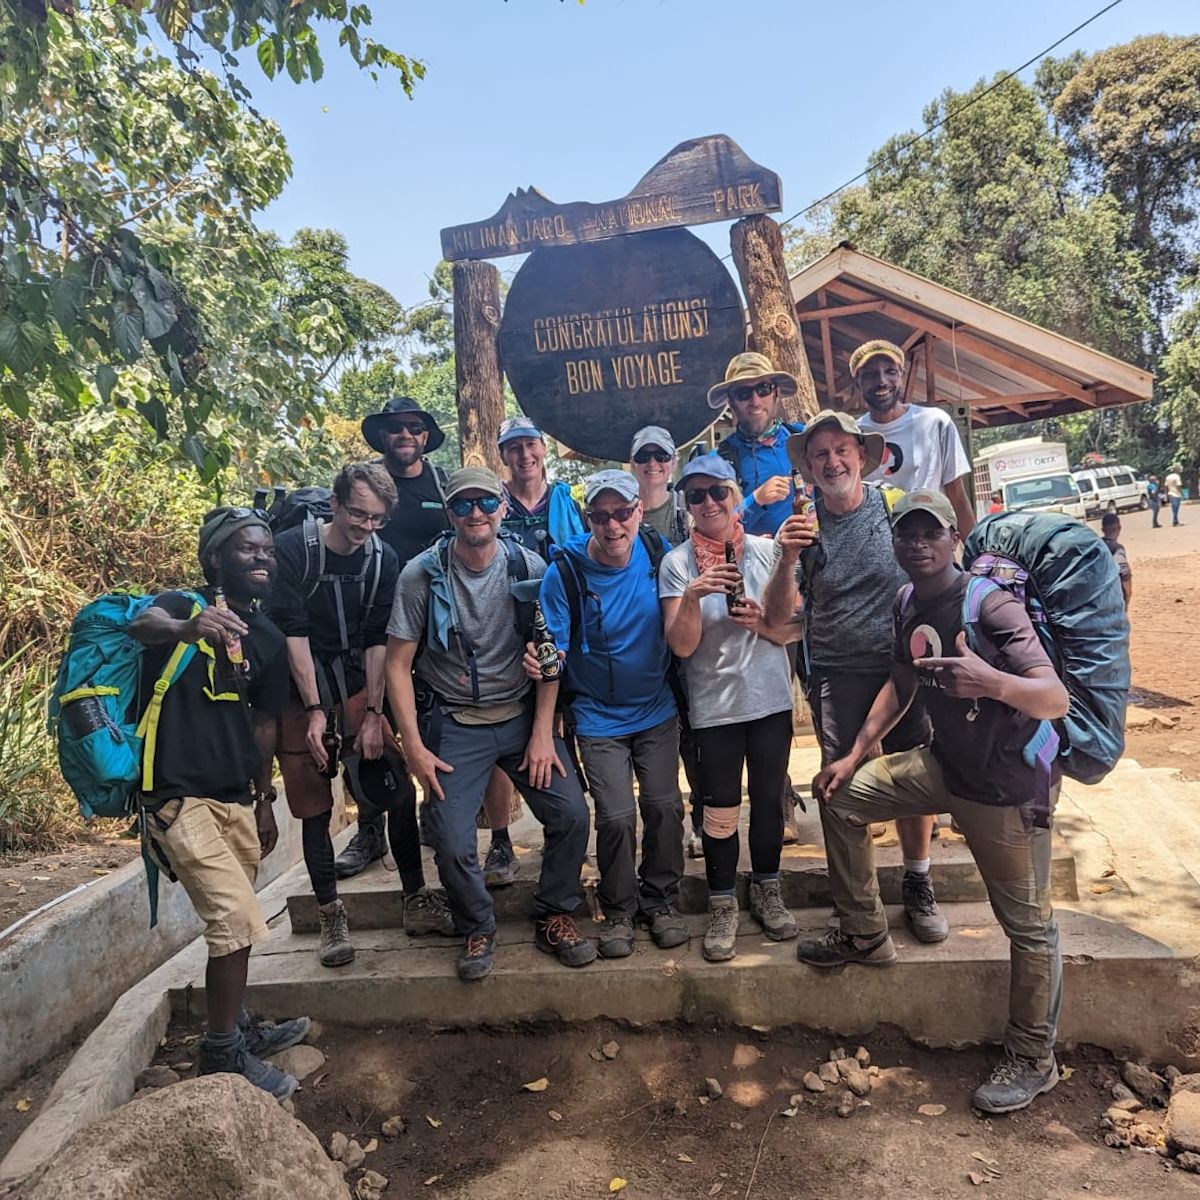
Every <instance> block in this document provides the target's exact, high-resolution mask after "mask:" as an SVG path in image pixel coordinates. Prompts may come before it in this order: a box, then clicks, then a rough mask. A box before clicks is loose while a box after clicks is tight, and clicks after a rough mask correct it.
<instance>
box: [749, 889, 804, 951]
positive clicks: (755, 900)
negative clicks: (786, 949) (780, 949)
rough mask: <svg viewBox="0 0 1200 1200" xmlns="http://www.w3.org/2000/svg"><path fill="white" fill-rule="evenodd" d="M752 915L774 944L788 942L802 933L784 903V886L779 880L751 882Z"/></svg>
mask: <svg viewBox="0 0 1200 1200" xmlns="http://www.w3.org/2000/svg"><path fill="white" fill-rule="evenodd" d="M750 915H751V916H752V917H753V918H754V919H755V920H756V921H757V922H758V923H759V924H760V925H761V926H762V927H763V933H765V934H766V935H767V937H769V938H770V939H771V941H773V942H786V941H787V940H788V939H789V938H794V937H795V936H796V934H797V933H799V932H800V930H799V929H798V928H797V926H796V919H795V917H793V916H792V914H791V913H790V912H788V910H787V905H785V904H784V902H783V884H782V883H781V882H780V881H779V880H778V879H762V880H759V881H758V882H757V883H756V882H755V881H754V880H751V881H750Z"/></svg>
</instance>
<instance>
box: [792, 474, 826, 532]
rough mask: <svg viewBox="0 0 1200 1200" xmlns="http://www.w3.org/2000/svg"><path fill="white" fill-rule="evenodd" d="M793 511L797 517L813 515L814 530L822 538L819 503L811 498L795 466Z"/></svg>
mask: <svg viewBox="0 0 1200 1200" xmlns="http://www.w3.org/2000/svg"><path fill="white" fill-rule="evenodd" d="M792 489H793V490H792V513H793V515H794V516H797V517H811V518H812V523H813V532H814V533H815V534H816V535H817V540H818V541H820V540H821V523H820V522H819V521H818V520H817V505H816V502H815V501H814V500H812V499H810V497H809V495H808V490H807V489H806V488H805V486H804V480H803V479H802V478H801V476H800V472H799V471H797V470H796V469H795V468H794V467H793V468H792Z"/></svg>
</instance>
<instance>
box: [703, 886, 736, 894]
mask: <svg viewBox="0 0 1200 1200" xmlns="http://www.w3.org/2000/svg"><path fill="white" fill-rule="evenodd" d="M708 894H709V895H710V896H736V895H737V888H735V887H731V888H709V889H708Z"/></svg>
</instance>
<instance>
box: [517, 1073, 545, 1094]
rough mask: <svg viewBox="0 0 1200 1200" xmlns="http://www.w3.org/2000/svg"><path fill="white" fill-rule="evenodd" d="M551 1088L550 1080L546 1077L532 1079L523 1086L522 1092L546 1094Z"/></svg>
mask: <svg viewBox="0 0 1200 1200" xmlns="http://www.w3.org/2000/svg"><path fill="white" fill-rule="evenodd" d="M549 1086H550V1080H548V1079H547V1078H546V1077H545V1075H543V1076H542V1077H541V1079H531V1080H530V1081H529V1082H528V1083H523V1084H521V1090H522V1091H526V1092H544V1091H545V1090H546V1089H547V1088H548V1087H549Z"/></svg>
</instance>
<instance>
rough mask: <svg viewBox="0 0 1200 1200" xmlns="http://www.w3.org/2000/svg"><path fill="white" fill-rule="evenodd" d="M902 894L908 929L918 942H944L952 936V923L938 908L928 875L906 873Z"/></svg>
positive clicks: (901, 885) (901, 888)
mask: <svg viewBox="0 0 1200 1200" xmlns="http://www.w3.org/2000/svg"><path fill="white" fill-rule="evenodd" d="M900 894H901V895H902V896H903V898H904V915H905V916H906V917H907V918H908V927H909V929H911V930H912V935H913V937H915V938H916V939H917V941H918V942H944V941H945V940H946V939H947V938H948V937H949V936H950V922H949V921H947V920H946V918H945V917H943V916H942V911H941V909H939V908H938V906H937V899H936V898H935V897H934V894H933V880H931V879H930V878H929V875H928V873H926V874H924V875H914V874H913V872H911V871H905V872H904V879H903V881H902V882H901V884H900Z"/></svg>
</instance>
